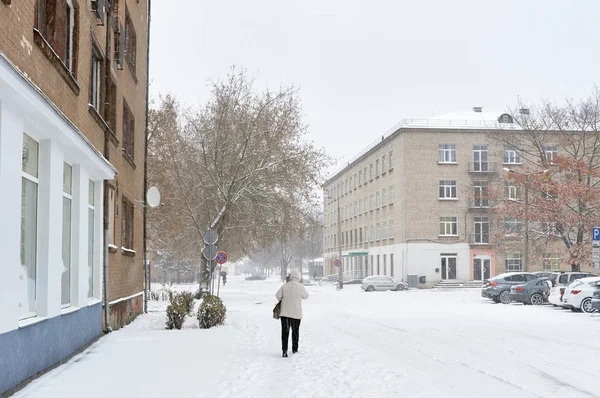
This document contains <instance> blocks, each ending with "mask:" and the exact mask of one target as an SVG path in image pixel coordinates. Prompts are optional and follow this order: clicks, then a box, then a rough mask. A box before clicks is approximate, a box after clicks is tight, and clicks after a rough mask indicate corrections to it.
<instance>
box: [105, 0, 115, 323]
mask: <svg viewBox="0 0 600 398" xmlns="http://www.w3.org/2000/svg"><path fill="white" fill-rule="evenodd" d="M106 7H107V9H106V42H105V51H106V60H105V67H104V114H105V115H108V112H109V107H110V104H109V103H108V90H109V86H110V79H109V76H110V68H111V58H110V21H111V17H112V13H113V8H112V4H111V2H110V1H108V2H106ZM108 134H109V132H108V131H105V132H104V157H105V158H106V160H109V157H110V155H109V142H108V141H109V138H108ZM108 200H109V199H108V182H107V181H104V201H103V202H104V203H103V209H104V214H103V220H104V258H103V265H104V267H103V270H104V272H103V273H104V333H110V332H112V328H111V327H110V323H109V322H110V311H109V310H110V309H109V302H108V222H109V220H108Z"/></svg>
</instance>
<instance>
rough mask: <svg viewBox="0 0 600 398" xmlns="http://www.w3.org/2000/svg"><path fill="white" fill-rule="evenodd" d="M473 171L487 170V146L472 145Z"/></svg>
mask: <svg viewBox="0 0 600 398" xmlns="http://www.w3.org/2000/svg"><path fill="white" fill-rule="evenodd" d="M472 171H474V172H487V171H489V163H488V146H487V145H473V170H472Z"/></svg>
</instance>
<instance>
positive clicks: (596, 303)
mask: <svg viewBox="0 0 600 398" xmlns="http://www.w3.org/2000/svg"><path fill="white" fill-rule="evenodd" d="M592 308H593V309H595V310H596V311H600V282H598V283H596V287H594V295H593V296H592Z"/></svg>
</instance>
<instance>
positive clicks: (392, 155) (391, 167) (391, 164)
mask: <svg viewBox="0 0 600 398" xmlns="http://www.w3.org/2000/svg"><path fill="white" fill-rule="evenodd" d="M389 159H390V170H392V169H393V168H394V151H390V154H389Z"/></svg>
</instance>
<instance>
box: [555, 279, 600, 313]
mask: <svg viewBox="0 0 600 398" xmlns="http://www.w3.org/2000/svg"><path fill="white" fill-rule="evenodd" d="M598 282H600V277H597V276H595V277H592V278H582V279H578V280H576V281H575V282H573V283H571V284H570V285H569V286H567V288H566V289H565V294H564V296H563V298H562V300H563V306H565V307H566V308H569V309H570V310H571V311H573V312H581V311H583V312H586V313H588V314H589V313H592V312H594V308H593V307H592V296H593V295H594V290H595V288H596V284H597V283H598Z"/></svg>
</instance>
